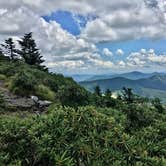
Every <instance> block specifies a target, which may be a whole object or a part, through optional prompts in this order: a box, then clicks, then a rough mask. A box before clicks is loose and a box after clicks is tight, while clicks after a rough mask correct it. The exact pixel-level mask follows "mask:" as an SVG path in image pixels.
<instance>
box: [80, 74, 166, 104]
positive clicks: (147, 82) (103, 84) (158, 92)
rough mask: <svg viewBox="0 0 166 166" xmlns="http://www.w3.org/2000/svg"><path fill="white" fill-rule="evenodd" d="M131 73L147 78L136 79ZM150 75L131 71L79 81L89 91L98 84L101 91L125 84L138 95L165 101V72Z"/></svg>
mask: <svg viewBox="0 0 166 166" xmlns="http://www.w3.org/2000/svg"><path fill="white" fill-rule="evenodd" d="M133 74H137V76H138V75H139V76H138V77H137V78H139V77H141V76H142V77H145V76H146V77H147V78H140V79H136V76H135V77H132V75H133ZM151 75H152V73H151V74H144V73H140V72H132V73H129V74H128V75H127V73H125V74H120V75H117V76H118V77H114V78H109V79H101V80H93V81H84V82H80V85H82V86H83V87H85V88H86V89H87V90H89V91H93V89H94V87H95V86H97V85H98V86H100V88H101V90H102V91H103V92H104V91H105V90H106V89H111V90H112V91H119V90H121V89H122V88H123V87H124V86H125V87H129V88H132V89H133V91H134V92H135V93H137V94H138V95H141V96H146V97H159V98H161V99H162V100H164V101H166V74H164V73H155V75H152V76H151ZM122 76H123V77H122ZM125 76H130V78H131V77H132V78H135V79H129V78H125ZM148 76H150V77H148ZM152 92H153V93H152Z"/></svg>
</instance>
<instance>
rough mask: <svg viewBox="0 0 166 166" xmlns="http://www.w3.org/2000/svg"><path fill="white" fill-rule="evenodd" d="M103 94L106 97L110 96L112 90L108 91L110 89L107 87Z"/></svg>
mask: <svg viewBox="0 0 166 166" xmlns="http://www.w3.org/2000/svg"><path fill="white" fill-rule="evenodd" d="M105 96H107V97H111V96H112V92H111V91H110V89H107V90H106V91H105Z"/></svg>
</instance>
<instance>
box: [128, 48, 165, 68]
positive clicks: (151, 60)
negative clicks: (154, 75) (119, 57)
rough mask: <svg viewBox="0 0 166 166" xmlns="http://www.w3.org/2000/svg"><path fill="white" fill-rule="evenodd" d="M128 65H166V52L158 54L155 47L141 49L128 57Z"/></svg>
mask: <svg viewBox="0 0 166 166" xmlns="http://www.w3.org/2000/svg"><path fill="white" fill-rule="evenodd" d="M126 63H127V65H128V66H132V67H148V68H149V67H156V66H159V67H164V66H165V67H166V54H162V55H157V54H156V53H155V51H154V50H153V49H150V50H146V49H141V50H140V51H139V52H133V53H131V54H130V55H129V56H128V57H127V61H126Z"/></svg>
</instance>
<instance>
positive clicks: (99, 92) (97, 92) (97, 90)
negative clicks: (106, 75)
mask: <svg viewBox="0 0 166 166" xmlns="http://www.w3.org/2000/svg"><path fill="white" fill-rule="evenodd" d="M94 92H95V94H96V95H97V96H101V89H100V86H96V87H95V88H94Z"/></svg>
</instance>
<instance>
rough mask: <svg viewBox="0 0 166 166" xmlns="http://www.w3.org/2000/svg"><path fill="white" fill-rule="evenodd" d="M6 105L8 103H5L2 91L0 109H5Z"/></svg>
mask: <svg viewBox="0 0 166 166" xmlns="http://www.w3.org/2000/svg"><path fill="white" fill-rule="evenodd" d="M5 106H6V104H5V100H4V97H3V94H2V93H1V92H0V111H1V110H4V109H5Z"/></svg>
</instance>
